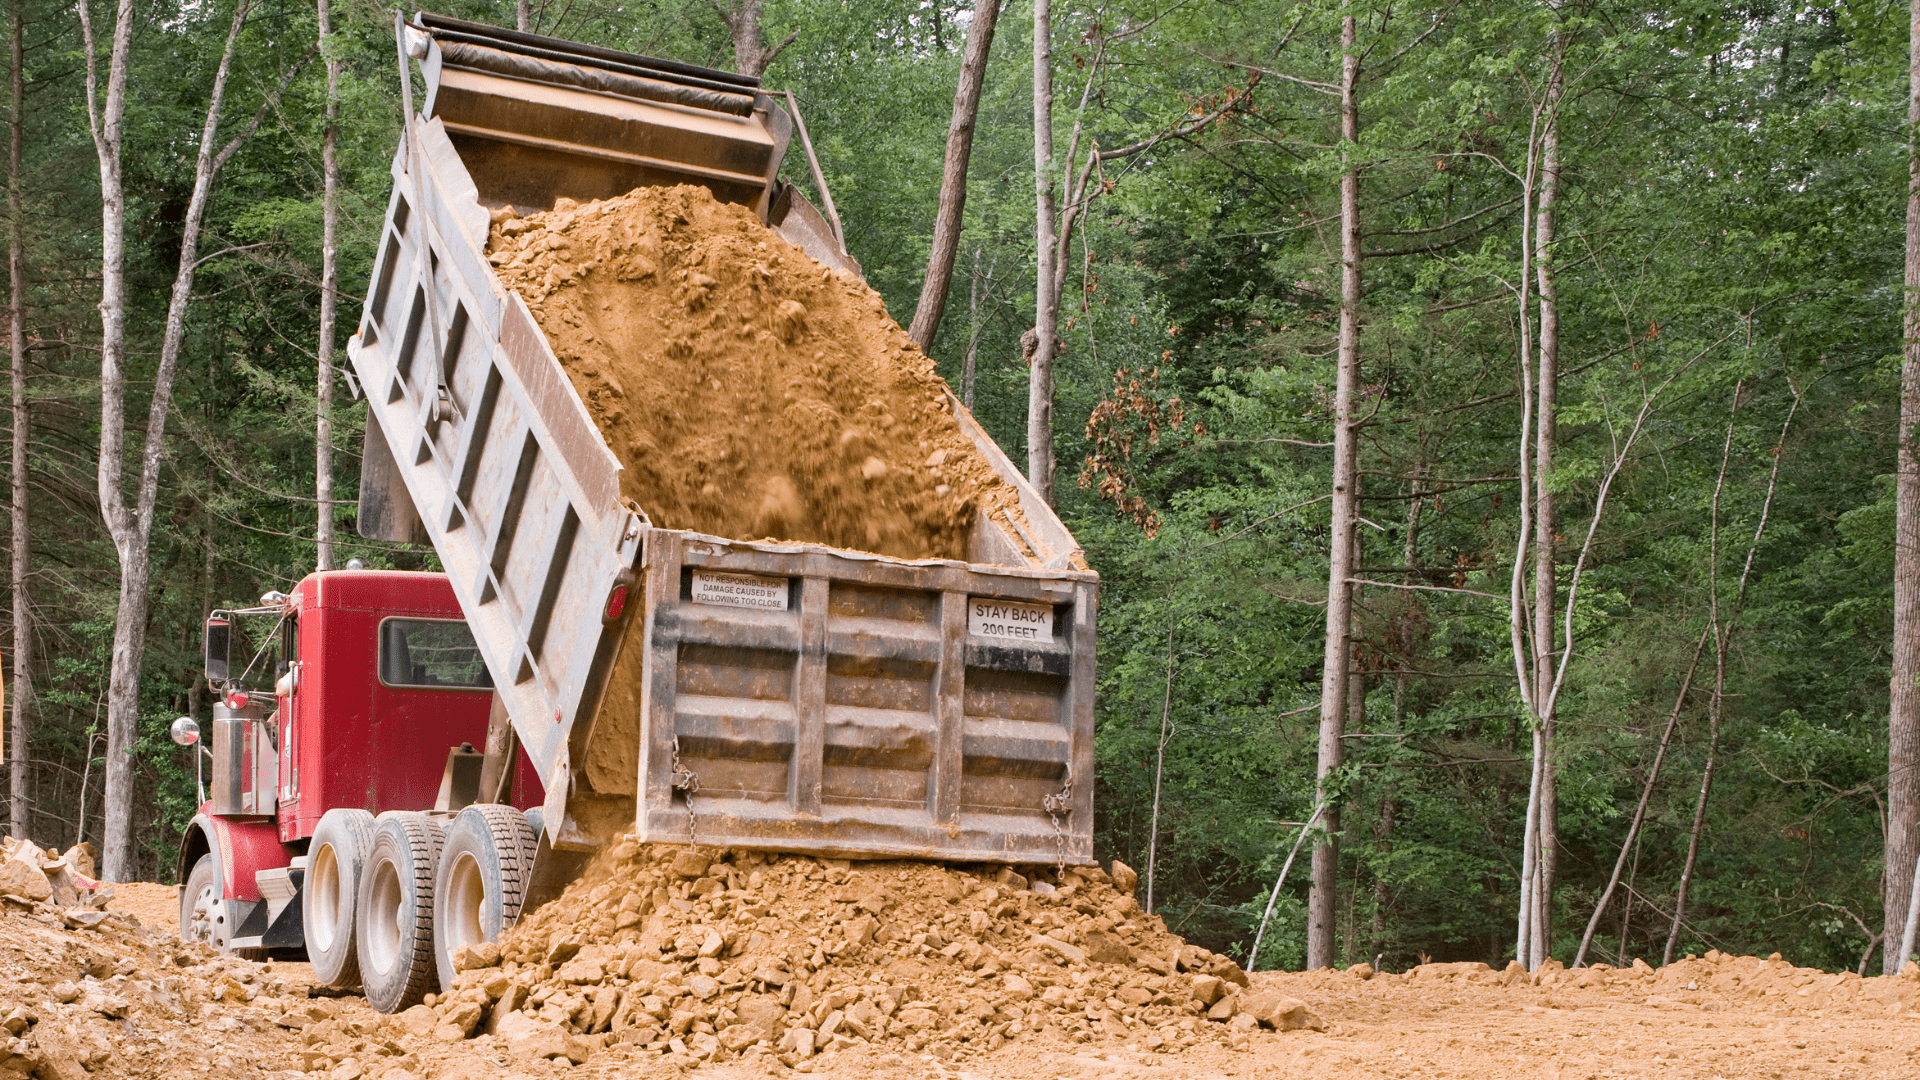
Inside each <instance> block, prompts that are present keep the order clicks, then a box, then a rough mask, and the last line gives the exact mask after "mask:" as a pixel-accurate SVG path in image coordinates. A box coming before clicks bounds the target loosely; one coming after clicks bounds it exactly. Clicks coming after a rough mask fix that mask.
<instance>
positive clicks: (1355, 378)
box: [1307, 9, 1361, 969]
mask: <svg viewBox="0 0 1920 1080" xmlns="http://www.w3.org/2000/svg"><path fill="white" fill-rule="evenodd" d="M1359 81H1360V51H1359V49H1358V48H1357V47H1356V44H1355V37H1354V16H1353V12H1352V10H1351V9H1349V10H1348V11H1346V12H1345V13H1344V14H1342V15H1341V18H1340V338H1339V344H1338V346H1337V349H1338V357H1337V359H1336V360H1335V365H1336V368H1335V376H1334V388H1333V500H1332V502H1333V511H1332V521H1331V523H1330V524H1329V525H1328V527H1327V545H1328V550H1327V625H1326V641H1325V647H1324V651H1323V654H1322V660H1321V667H1320V750H1319V754H1318V760H1317V762H1316V764H1315V771H1314V776H1315V778H1316V781H1317V786H1316V788H1315V796H1314V798H1315V801H1316V803H1317V804H1318V805H1319V806H1320V807H1321V808H1322V809H1321V811H1320V816H1321V821H1322V823H1323V825H1324V831H1323V832H1322V833H1321V834H1320V835H1319V836H1318V837H1316V838H1315V840H1314V845H1313V883H1312V885H1311V887H1310V888H1309V890H1308V893H1307V967H1308V968H1309V969H1316V968H1324V967H1332V966H1333V962H1334V959H1335V947H1336V941H1335V929H1336V925H1335V916H1336V912H1335V908H1334V903H1335V898H1336V896H1337V895H1338V893H1339V886H1340V847H1339V833H1340V809H1339V807H1338V806H1337V805H1336V804H1335V801H1334V800H1335V797H1336V793H1335V792H1334V791H1333V790H1332V789H1331V788H1330V787H1329V786H1328V781H1329V779H1330V778H1331V777H1332V776H1333V773H1334V771H1335V770H1337V769H1339V768H1340V765H1341V762H1342V761H1343V760H1345V757H1346V754H1345V747H1344V740H1345V738H1346V721H1347V709H1348V701H1347V680H1348V678H1349V677H1350V674H1349V669H1350V668H1351V667H1352V656H1353V584H1352V581H1353V578H1354V577H1355V573H1354V571H1355V570H1356V569H1357V568H1358V566H1359V562H1358V561H1357V560H1356V558H1355V551H1354V549H1355V547H1356V546H1357V544H1358V539H1359V537H1358V536H1357V535H1356V532H1355V530H1356V529H1357V528H1358V525H1359V517H1360V499H1359V491H1358V487H1359V462H1358V456H1359V430H1358V427H1357V425H1356V424H1355V419H1356V417H1355V415H1354V398H1355V395H1356V392H1357V391H1358V389H1359V384H1360V299H1361V288H1360V284H1361V278H1360V154H1359V143H1360V101H1359V95H1358V88H1359Z"/></svg>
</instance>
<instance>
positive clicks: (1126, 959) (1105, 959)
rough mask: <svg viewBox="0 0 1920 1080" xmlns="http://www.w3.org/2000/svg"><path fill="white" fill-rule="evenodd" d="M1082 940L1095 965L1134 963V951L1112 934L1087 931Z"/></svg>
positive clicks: (1088, 955) (1242, 978)
mask: <svg viewBox="0 0 1920 1080" xmlns="http://www.w3.org/2000/svg"><path fill="white" fill-rule="evenodd" d="M1082 940H1083V941H1085V942H1086V948H1087V959H1089V960H1092V961H1093V962H1094V963H1097V964H1131V963H1133V949H1132V948H1130V947H1128V945H1127V943H1126V942H1124V941H1121V940H1120V939H1119V938H1117V937H1114V936H1113V935H1111V934H1103V933H1101V932H1100V931H1098V930H1089V931H1087V935H1086V937H1084V938H1083V939H1082ZM1234 970H1235V971H1239V970H1240V968H1239V965H1237V964H1236V965H1234ZM1240 978H1241V980H1242V982H1243V985H1244V980H1245V979H1246V975H1245V974H1242V975H1241V976H1240Z"/></svg>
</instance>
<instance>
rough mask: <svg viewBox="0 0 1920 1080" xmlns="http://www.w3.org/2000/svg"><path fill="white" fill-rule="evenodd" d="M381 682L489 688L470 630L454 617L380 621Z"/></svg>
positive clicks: (489, 677)
mask: <svg viewBox="0 0 1920 1080" xmlns="http://www.w3.org/2000/svg"><path fill="white" fill-rule="evenodd" d="M380 681H381V682H383V683H385V684H386V685H388V686H402V687H418V688H421V689H433V690H442V689H456V690H491V689H493V676H492V675H491V674H490V673H489V672H488V671H487V664H486V661H484V660H482V659H481V658H480V649H479V647H478V646H476V645H475V644H474V643H473V631H471V630H469V629H467V624H466V623H464V622H460V621H458V620H453V619H387V620H385V621H383V622H382V623H381V624H380Z"/></svg>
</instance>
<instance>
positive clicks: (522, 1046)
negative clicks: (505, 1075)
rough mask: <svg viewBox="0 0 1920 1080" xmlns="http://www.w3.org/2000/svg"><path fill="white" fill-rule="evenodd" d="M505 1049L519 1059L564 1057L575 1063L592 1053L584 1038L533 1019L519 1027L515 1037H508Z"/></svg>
mask: <svg viewBox="0 0 1920 1080" xmlns="http://www.w3.org/2000/svg"><path fill="white" fill-rule="evenodd" d="M516 1015H524V1014H516ZM516 1028H518V1025H516ZM507 1050H508V1052H509V1053H510V1054H512V1055H513V1056H514V1057H515V1058H518V1059H519V1060H521V1061H540V1060H545V1059H547V1058H566V1059H567V1060H568V1061H571V1062H573V1063H574V1064H575V1065H581V1064H585V1063H586V1060H587V1058H588V1057H590V1056H592V1054H593V1048H592V1047H591V1046H590V1045H589V1044H588V1043H587V1041H586V1040H584V1039H578V1038H575V1037H574V1036H573V1035H572V1033H570V1032H568V1031H567V1029H566V1028H564V1027H561V1026H560V1025H559V1024H554V1023H549V1022H546V1021H534V1022H533V1023H531V1024H530V1025H529V1026H528V1027H526V1028H524V1029H520V1033H519V1035H518V1037H517V1038H509V1040H508V1044H507Z"/></svg>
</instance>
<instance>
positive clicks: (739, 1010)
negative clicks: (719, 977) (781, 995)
mask: <svg viewBox="0 0 1920 1080" xmlns="http://www.w3.org/2000/svg"><path fill="white" fill-rule="evenodd" d="M733 1011H734V1012H735V1013H736V1014H737V1015H738V1017H739V1019H738V1020H736V1021H735V1022H734V1026H735V1027H746V1028H751V1029H752V1030H753V1031H754V1032H755V1033H756V1034H755V1038H759V1039H765V1040H767V1041H768V1042H775V1041H777V1040H778V1039H779V1038H780V1032H781V1029H782V1027H783V1026H784V1021H785V1020H786V1016H787V1010H785V1009H783V1008H781V1007H780V1003H779V1002H778V1001H777V1000H775V999H773V998H771V997H765V996H762V995H759V994H749V995H747V996H746V997H743V998H741V999H740V1001H739V1003H737V1004H736V1005H734V1007H733ZM729 1030H731V1029H729Z"/></svg>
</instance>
